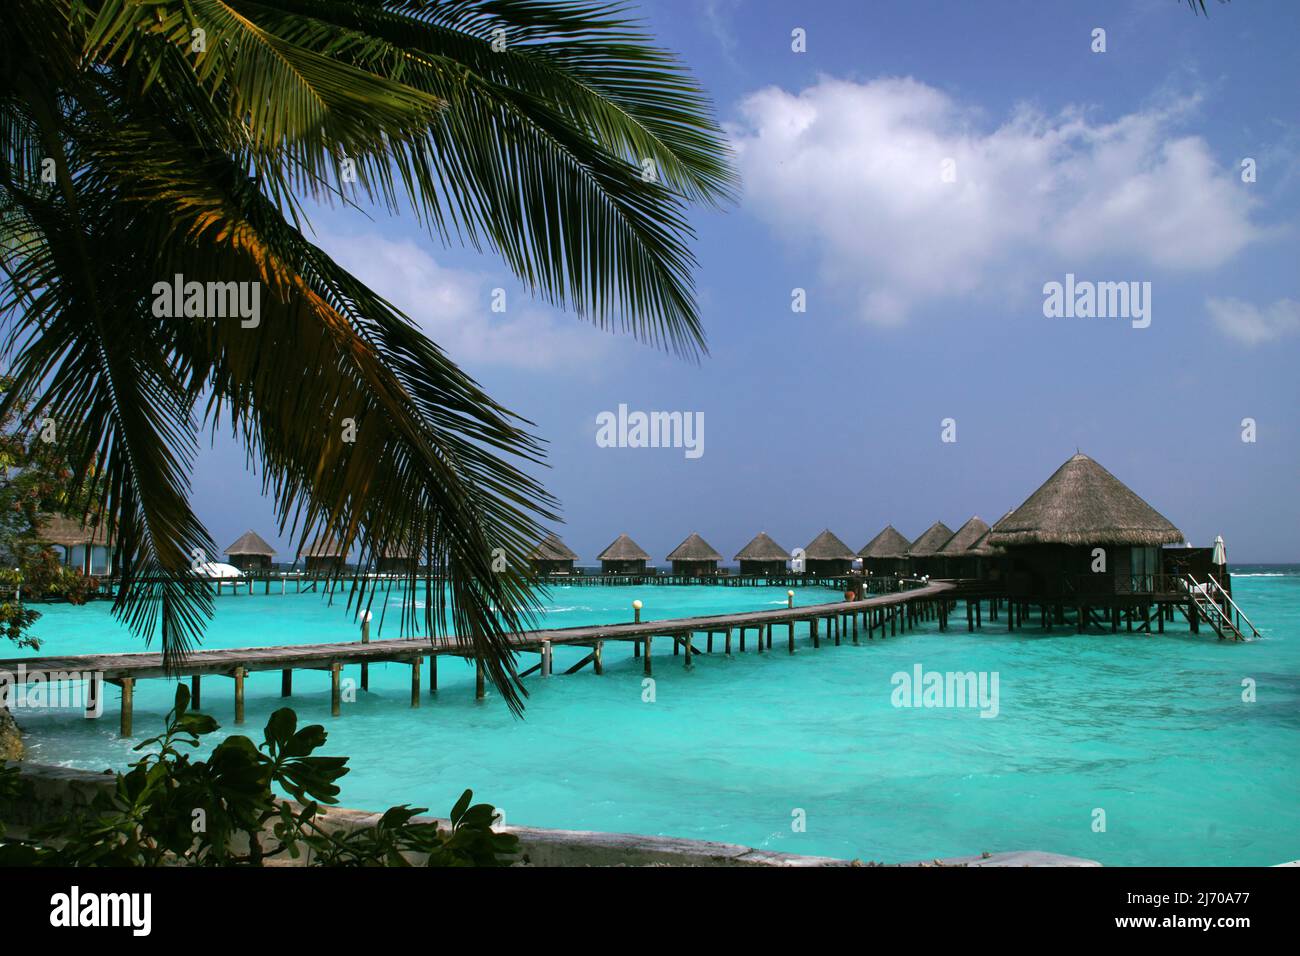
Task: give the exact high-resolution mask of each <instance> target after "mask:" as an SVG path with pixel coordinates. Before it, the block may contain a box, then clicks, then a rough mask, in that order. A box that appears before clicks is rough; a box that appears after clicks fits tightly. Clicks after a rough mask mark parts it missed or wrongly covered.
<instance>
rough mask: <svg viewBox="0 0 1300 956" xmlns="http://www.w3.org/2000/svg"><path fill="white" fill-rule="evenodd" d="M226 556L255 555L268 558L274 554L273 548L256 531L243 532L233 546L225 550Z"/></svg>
mask: <svg viewBox="0 0 1300 956" xmlns="http://www.w3.org/2000/svg"><path fill="white" fill-rule="evenodd" d="M226 554H230V555H235V554H256V555H264V556H265V557H268V558H269V557H270V556H271V555H273V554H275V548H273V547H271V546H270V545H269V544H267V543H266V539H265V538H263V537H262V536H261V535H260V534H258V533H257V532H256V531H245V532H244V533H243V534H241V535H240V536H239V537H238V538H237V539H236V541H235V543H234V544H232V545H231V546H230V547H228V548H226Z"/></svg>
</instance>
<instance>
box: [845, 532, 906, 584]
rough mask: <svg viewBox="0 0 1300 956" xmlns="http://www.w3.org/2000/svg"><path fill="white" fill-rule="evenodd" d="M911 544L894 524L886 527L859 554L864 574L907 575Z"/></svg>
mask: <svg viewBox="0 0 1300 956" xmlns="http://www.w3.org/2000/svg"><path fill="white" fill-rule="evenodd" d="M911 543H912V542H910V541H909V540H908V539H907V538H904V537H903V536H902V535H901V534H900V533H899V532H898V530H897V529H896V528H895V527H894V526H893V525H892V524H890V525H885V528H884V530H883V531H881V532H880V534H878V535H876V536H875V537H874V538H872V539H871V540H870V541H868V542H867V543H866V544H865V545H863V547H862V550H861V551H859V552H858V557H859V558H861V559H862V571H863V573H865V574H872V575H883V576H891V577H892V576H894V575H899V574H906V573H907V549H908V548H909V547H910V546H911Z"/></svg>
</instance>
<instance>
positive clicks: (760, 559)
mask: <svg viewBox="0 0 1300 956" xmlns="http://www.w3.org/2000/svg"><path fill="white" fill-rule="evenodd" d="M735 560H737V561H739V562H740V573H741V574H753V575H758V576H760V577H774V576H779V575H782V574H785V572H786V562H787V561H789V560H790V555H789V553H788V552H787V551H786V550H785V548H783V547H781V546H780V545H779V544H777V543H776V542H775V541H773V540H772V539H771V538H770V537H768V534H767V532H766V531H760V532H759V533H758V534H756V535H754V540H752V541H750V542H749V544H747V545H745V546H744V547H743V548H741V549H740V551H739V552H738V553H737V554H736V557H735Z"/></svg>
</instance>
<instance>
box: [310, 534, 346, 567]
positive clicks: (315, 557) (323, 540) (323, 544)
mask: <svg viewBox="0 0 1300 956" xmlns="http://www.w3.org/2000/svg"><path fill="white" fill-rule="evenodd" d="M346 557H347V555H346V554H345V553H344V551H343V547H342V546H341V545H340V544H339V543H338V541H337V540H336V539H335V538H334V537H332V536H330V535H321V536H320V537H318V538H317V539H316V540H315V541H313V542H312V543H311V544H310V545H308V546H307V550H306V551H304V552H303V559H304V560H305V561H306V564H307V570H308V572H325V571H330V570H333V569H335V568H339V567H342V565H343V562H344V559H345V558H346Z"/></svg>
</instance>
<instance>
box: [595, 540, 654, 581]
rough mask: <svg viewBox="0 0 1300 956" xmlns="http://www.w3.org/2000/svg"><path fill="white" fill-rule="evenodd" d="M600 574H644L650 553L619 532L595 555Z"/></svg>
mask: <svg viewBox="0 0 1300 956" xmlns="http://www.w3.org/2000/svg"><path fill="white" fill-rule="evenodd" d="M597 560H599V561H600V572H601V574H645V573H646V568H645V563H646V562H647V561H649V560H650V555H649V554H648V553H647V552H646V551H645V549H643V548H642V547H641V545H639V544H637V543H636V542H635V541H633V540H632V539H631V538H629V537H628V536H627V535H625V534H620V535H619V536H618V537H617V538H615V539H614V540H613V541H612V542H611V543H610V545H609V547H608V548H606V549H605V550H604V551H602V552H600V554H599V555H598V556H597Z"/></svg>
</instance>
